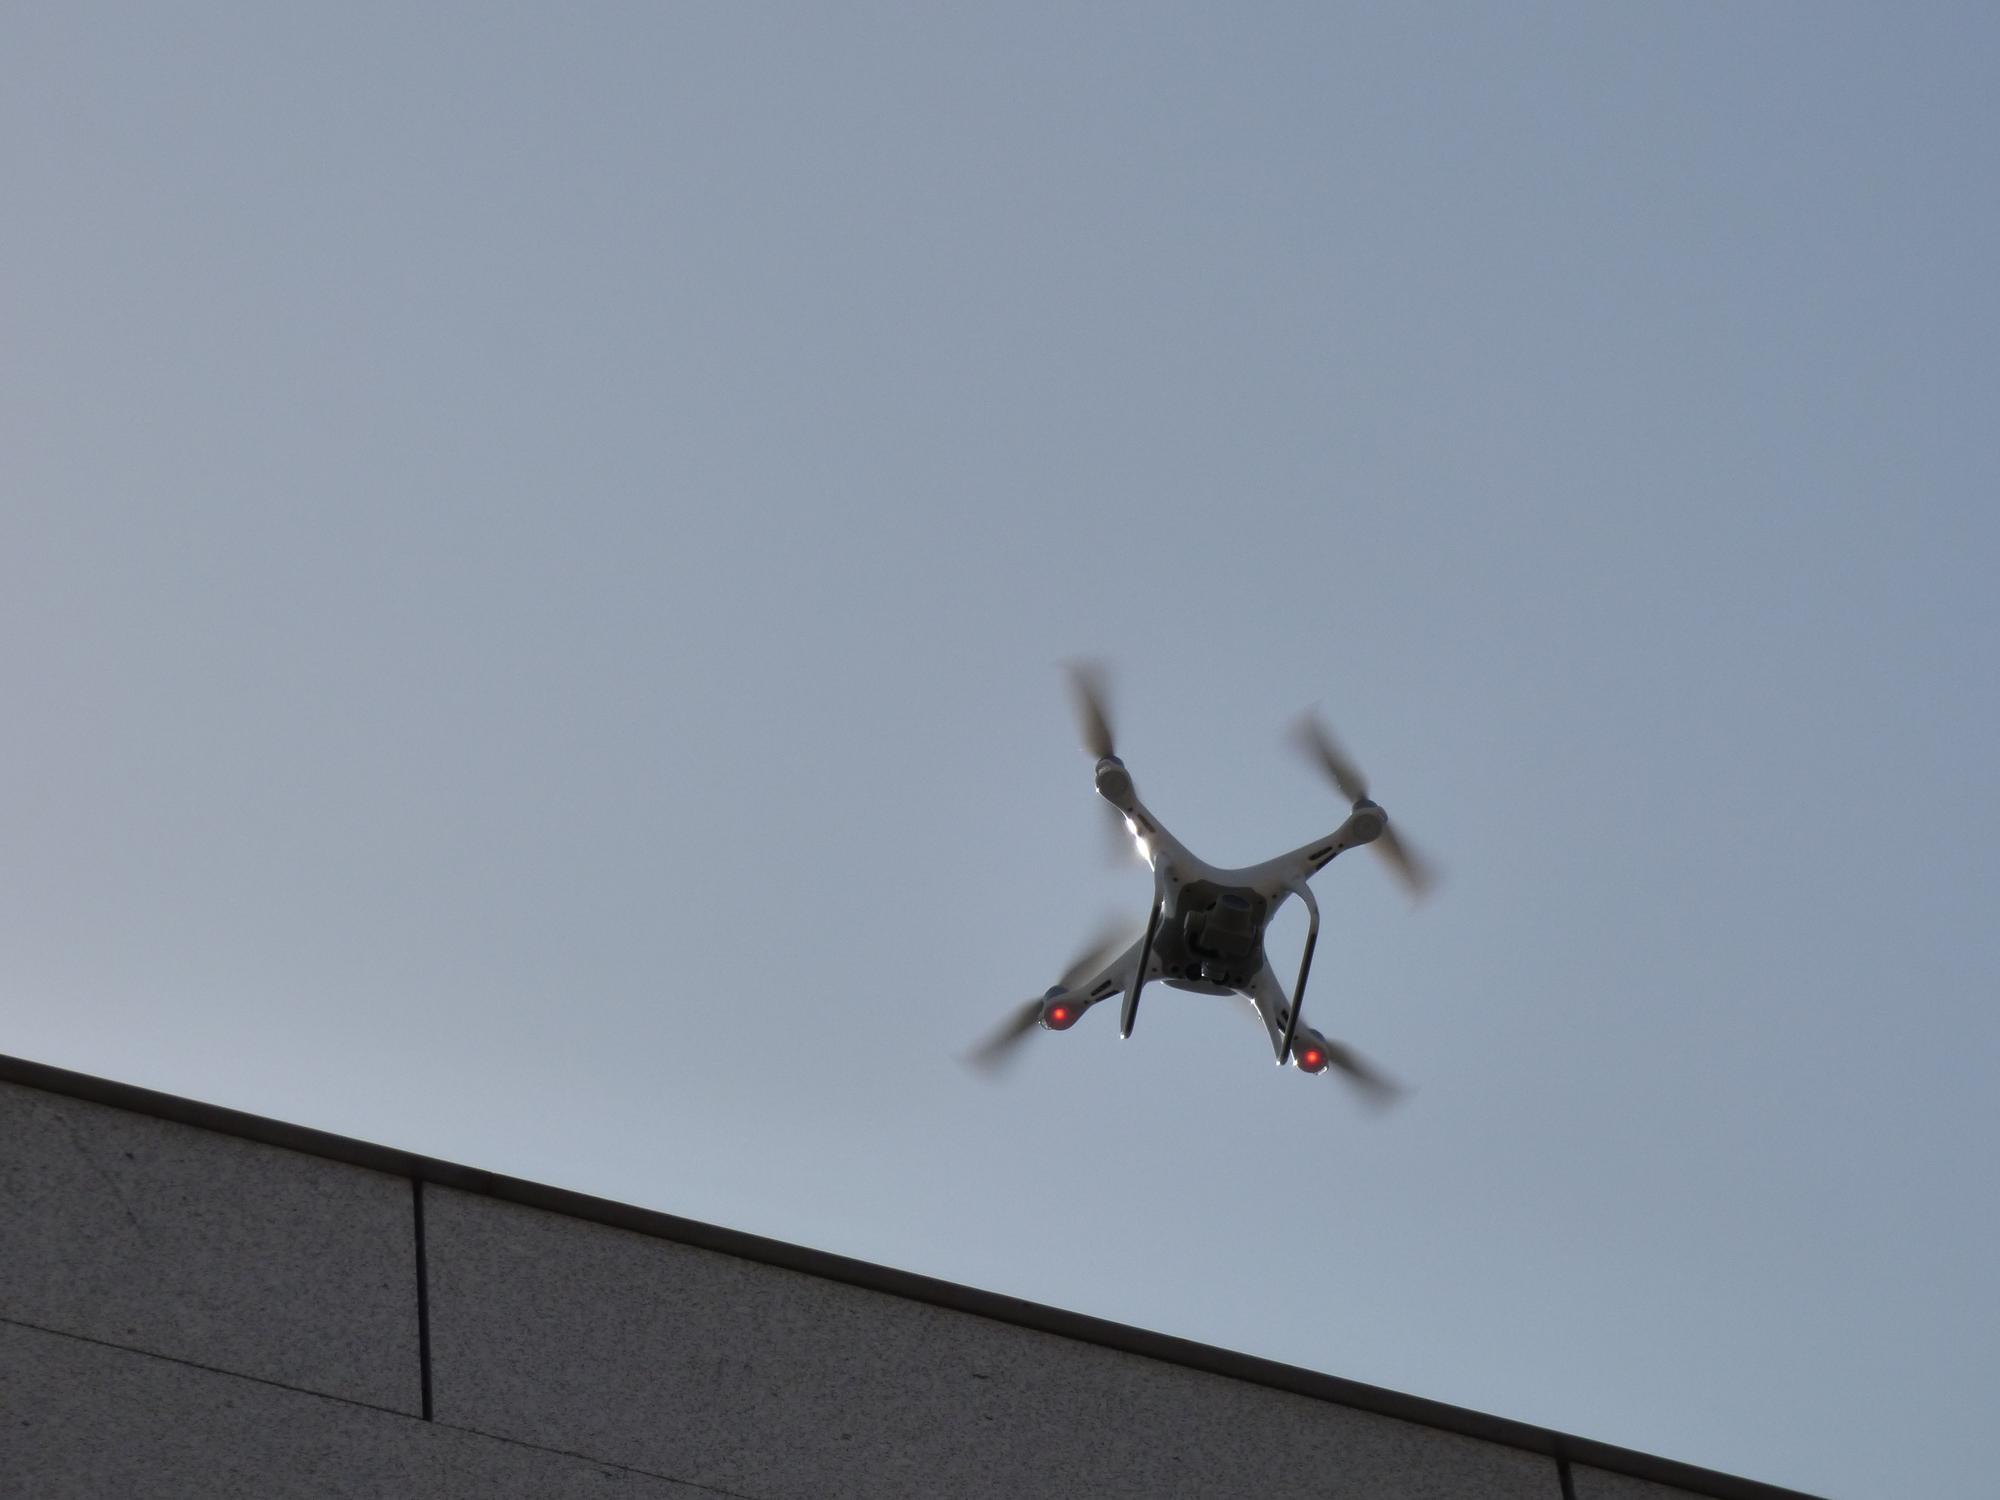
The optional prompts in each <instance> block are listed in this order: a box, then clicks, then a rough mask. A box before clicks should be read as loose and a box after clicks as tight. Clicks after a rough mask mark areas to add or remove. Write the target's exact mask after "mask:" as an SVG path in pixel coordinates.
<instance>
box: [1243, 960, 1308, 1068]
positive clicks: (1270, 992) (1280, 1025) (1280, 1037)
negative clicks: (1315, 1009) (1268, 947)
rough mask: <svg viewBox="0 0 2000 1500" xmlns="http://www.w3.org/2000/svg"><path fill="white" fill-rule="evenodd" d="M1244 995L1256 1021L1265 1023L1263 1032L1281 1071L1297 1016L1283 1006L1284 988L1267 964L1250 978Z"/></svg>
mask: <svg viewBox="0 0 2000 1500" xmlns="http://www.w3.org/2000/svg"><path fill="white" fill-rule="evenodd" d="M1243 993H1244V994H1246V995H1248V996H1249V997H1250V1003H1251V1004H1252V1005H1254V1006H1256V1007H1257V1018H1258V1019H1259V1020H1260V1021H1262V1022H1263V1023H1264V1031H1265V1033H1266V1034H1267V1035H1268V1036H1269V1037H1270V1038H1271V1051H1272V1053H1273V1055H1274V1056H1275V1057H1276V1059H1277V1062H1278V1065H1279V1066H1280V1067H1283V1066H1284V1064H1285V1060H1286V1050H1285V1038H1286V1036H1287V1035H1288V1034H1289V1033H1290V1032H1292V1031H1294V1030H1296V1029H1297V1026H1298V1013H1297V1012H1296V1011H1295V1010H1294V1009H1293V1007H1292V1006H1291V1005H1289V1004H1287V1003H1286V1000H1285V987H1284V986H1283V985H1282V984H1280V983H1279V982H1278V976H1277V975H1276V974H1275V973H1273V972H1272V970H1271V966H1270V964H1268V963H1266V964H1265V965H1264V966H1263V967H1262V968H1260V969H1258V971H1257V972H1256V973H1255V974H1253V975H1251V976H1250V982H1249V983H1248V984H1246V985H1245V986H1244V987H1243Z"/></svg>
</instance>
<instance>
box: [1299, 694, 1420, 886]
mask: <svg viewBox="0 0 2000 1500" xmlns="http://www.w3.org/2000/svg"><path fill="white" fill-rule="evenodd" d="M1292 740H1293V743H1295V744H1296V745H1297V746H1298V748H1299V751H1300V753H1301V754H1303V755H1304V756H1305V757H1306V759H1307V760H1309V761H1311V762H1312V763H1313V764H1314V765H1316V766H1318V767H1319V768H1320V769H1321V770H1322V771H1324V772H1326V774H1327V778H1328V779H1329V780H1330V781H1332V782H1333V784H1334V786H1336V787H1337V788H1339V790H1340V795H1341V796H1343V797H1345V798H1346V799H1347V800H1348V801H1349V802H1352V803H1353V804H1354V805H1355V806H1356V807H1363V806H1367V807H1373V806H1375V804H1374V803H1373V802H1372V801H1370V800H1369V797H1368V778H1367V777H1365V776H1363V775H1362V774H1361V768H1360V767H1359V766H1357V765H1355V763H1354V762H1353V761H1352V760H1350V759H1348V756H1347V752H1346V751H1344V750H1342V749H1341V748H1340V742H1339V741H1338V740H1336V739H1334V737H1333V731H1332V730H1330V729H1328V728H1327V727H1326V725H1325V724H1324V723H1323V722H1322V721H1321V719H1320V717H1319V715H1318V714H1315V713H1308V714H1305V715H1304V716H1303V717H1301V718H1300V720H1299V722H1298V723H1297V724H1296V725H1295V726H1293V729H1292ZM1383 819H1384V821H1383V825H1382V832H1381V834H1380V835H1379V836H1378V837H1377V838H1376V839H1375V841H1374V843H1375V847H1376V848H1377V849H1380V850H1381V851H1382V857H1383V858H1384V859H1386V860H1388V861H1389V869H1390V871H1391V872H1392V873H1393V874H1394V875H1395V877H1396V878H1397V879H1398V880H1400V881H1402V882H1403V885H1404V888H1405V889H1407V890H1408V891H1409V893H1410V895H1411V896H1412V897H1416V898H1421V897H1423V895H1424V894H1425V893H1426V892H1428V891H1429V890H1430V888H1431V887H1432V886H1433V885H1435V884H1437V870H1436V868H1435V867H1434V866H1433V865H1432V864H1431V863H1430V862H1429V861H1428V860H1426V859H1425V858H1424V857H1423V856H1422V855H1420V854H1418V853H1417V851H1416V850H1414V849H1412V848H1411V847H1410V846H1409V845H1408V844H1406V843H1404V842H1403V839H1402V835H1400V834H1399V833H1397V832H1396V825H1395V824H1394V823H1391V822H1389V821H1387V819H1388V815H1387V814H1386V813H1384V814H1383Z"/></svg>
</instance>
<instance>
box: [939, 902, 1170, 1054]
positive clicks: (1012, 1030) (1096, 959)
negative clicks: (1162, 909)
mask: <svg viewBox="0 0 2000 1500" xmlns="http://www.w3.org/2000/svg"><path fill="white" fill-rule="evenodd" d="M1136 938H1137V934H1136V933H1134V932H1133V930H1132V924H1131V923H1130V922H1127V921H1124V920H1122V919H1120V918H1117V917H1107V918H1105V919H1104V921H1102V922H1100V923H1099V924H1098V926H1097V930H1096V931H1095V932H1094V933H1092V934H1091V937H1090V941H1089V942H1087V943H1085V944H1084V945H1083V947H1082V948H1081V949H1080V950H1079V951H1078V953H1077V955H1076V957H1074V958H1072V959H1071V960H1070V961H1069V967H1068V968H1066V969H1064V970H1063V971H1062V977H1061V978H1060V979H1058V980H1057V981H1056V986H1055V987H1056V988H1057V989H1058V990H1073V989H1075V988H1076V987H1077V986H1078V985H1080V984H1082V983H1083V982H1084V981H1085V980H1086V979H1089V978H1091V977H1092V976H1093V975H1095V974H1096V973H1097V972H1098V970H1100V969H1102V968H1103V967H1104V966H1105V965H1106V964H1108V963H1110V962H1111V960H1112V959H1114V958H1116V957H1117V956H1118V955H1119V954H1120V953H1121V952H1123V951H1124V950H1125V949H1127V948H1129V947H1131V946H1132V944H1133V942H1134V941H1135V940H1136ZM1046 1003H1047V997H1043V998H1042V999H1037V1000H1024V1001H1022V1002H1021V1004H1019V1005H1017V1006H1015V1007H1014V1009H1012V1010H1010V1011H1008V1012H1007V1018H1006V1019H1005V1020H1004V1021H1002V1022H1001V1023H1000V1024H999V1025H998V1026H996V1027H994V1029H993V1030H992V1031H991V1032H990V1033H989V1034H988V1035H987V1036H986V1038H985V1039H984V1040H983V1041H981V1042H980V1043H979V1045H978V1046H976V1047H974V1048H973V1049H972V1050H971V1051H970V1052H968V1053H966V1054H965V1063H966V1066H968V1067H971V1068H977V1069H978V1070H979V1071H980V1072H982V1073H997V1072H999V1071H1000V1069H1001V1068H1003V1067H1005V1066H1006V1065H1007V1064H1008V1063H1010V1062H1012V1061H1013V1060H1014V1058H1015V1057H1016V1056H1017V1055H1018V1049H1019V1047H1020V1045H1021V1043H1022V1042H1023V1041H1024V1040H1025V1039H1026V1038H1027V1035H1028V1033H1029V1032H1031V1031H1033V1030H1034V1029H1035V1027H1036V1026H1037V1025H1039V1024H1040V1023H1041V1019H1042V1006H1043V1005H1044V1004H1046Z"/></svg>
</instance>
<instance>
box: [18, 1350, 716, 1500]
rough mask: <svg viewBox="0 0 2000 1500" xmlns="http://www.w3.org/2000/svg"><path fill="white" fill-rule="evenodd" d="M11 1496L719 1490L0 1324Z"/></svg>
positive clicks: (387, 1498)
mask: <svg viewBox="0 0 2000 1500" xmlns="http://www.w3.org/2000/svg"><path fill="white" fill-rule="evenodd" d="M0 1412H4V1413H5V1414H6V1418H5V1426H4V1439H0V1500H31V1497H32V1500H110V1497H112V1496H144V1497H145V1500H182V1497H185V1500H713V1494H714V1492H713V1491H709V1490H701V1489H696V1488H693V1487H690V1486H687V1485H679V1484H671V1483H669V1482H667V1481H666V1480H664V1479H658V1478H653V1477H650V1476H648V1475H643V1474H634V1473H632V1472H630V1471H629V1470H621V1469H614V1468H610V1467H607V1466H606V1465H603V1464H595V1463H591V1462H589V1461H588V1460H585V1459H578V1458H572V1457H569V1456H567V1455H565V1454H559V1453H548V1452H544V1451H543V1450H541V1449H538V1448H530V1447H525V1446H523V1445H521V1444H519V1443H507V1442H502V1441H500V1440H498V1439H496V1438H489V1437H481V1436H479V1435H478V1434H476V1433H469V1432H460V1431H458V1430H456V1429H454V1428H450V1427H443V1426H439V1425H437V1424H435V1423H431V1422H424V1421H420V1420H418V1419H417V1418H415V1417H406V1416H401V1415H398V1414H396V1413H393V1412H385V1411H378V1410H376V1409H374V1408H372V1407H366V1406H355V1405H352V1404H350V1403H348V1402H345V1401H335V1400H330V1399H328V1398H326V1397H324V1396H312V1395H307V1394H305V1393H304V1392H301V1391H288V1390H282V1389H280V1388H279V1387H277V1386H272V1385H264V1384H261V1383H260V1382H258V1381H254V1380H245V1379H242V1378H241V1377H239V1376H235V1375H223V1374H218V1373H216V1372H214V1371H209V1370H198V1369H194V1368H192V1367H190V1366H187V1365H181V1364H176V1363H174V1362H173V1361H172V1360H167V1359H161V1358H159V1357H157V1356H155V1355H150V1354H134V1353H131V1352H130V1351H128V1350H124V1349H114V1348H110V1347H108V1346H106V1345H103V1344H91V1343H86V1342H84V1341H82V1340H80V1339H74V1338H70V1337H67V1336H66V1335H63V1334H56V1333H43V1332H41V1331H39V1330H36V1329H28V1328H22V1327H20V1326H19V1325H18V1324H12V1323H0Z"/></svg>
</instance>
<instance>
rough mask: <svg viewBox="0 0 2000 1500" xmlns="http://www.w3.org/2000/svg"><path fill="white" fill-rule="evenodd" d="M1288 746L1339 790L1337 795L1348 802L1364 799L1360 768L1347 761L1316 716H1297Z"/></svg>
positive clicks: (1365, 789)
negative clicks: (1294, 746)
mask: <svg viewBox="0 0 2000 1500" xmlns="http://www.w3.org/2000/svg"><path fill="white" fill-rule="evenodd" d="M1292 742H1293V743H1294V744H1295V745H1297V746H1298V747H1299V750H1300V752H1301V753H1302V754H1303V755H1304V756H1305V757H1306V759H1307V760H1309V761H1311V762H1312V763H1313V764H1314V765H1316V766H1318V767H1319V768H1320V769H1321V770H1322V771H1324V772H1326V774H1327V776H1328V777H1329V778H1330V779H1331V780H1332V782H1333V784H1334V785H1335V786H1337V787H1339V788H1340V795H1341V796H1343V797H1345V798H1346V799H1347V800H1348V801H1349V802H1361V801H1364V800H1366V798H1367V796H1368V778H1367V777H1365V776H1363V775H1362V774H1361V768H1360V767H1359V766H1357V765H1355V764H1354V762H1353V761H1351V760H1349V759H1348V758H1347V754H1346V752H1345V751H1343V750H1342V749H1341V748H1340V742H1339V741H1338V740H1336V739H1334V737H1333V731H1332V730H1330V729H1328V728H1327V727H1326V725H1325V724H1324V723H1323V722H1322V721H1321V719H1320V717H1319V715H1318V714H1316V713H1307V714H1304V715H1301V716H1300V719H1299V722H1298V723H1297V724H1296V725H1294V726H1293V728H1292Z"/></svg>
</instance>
